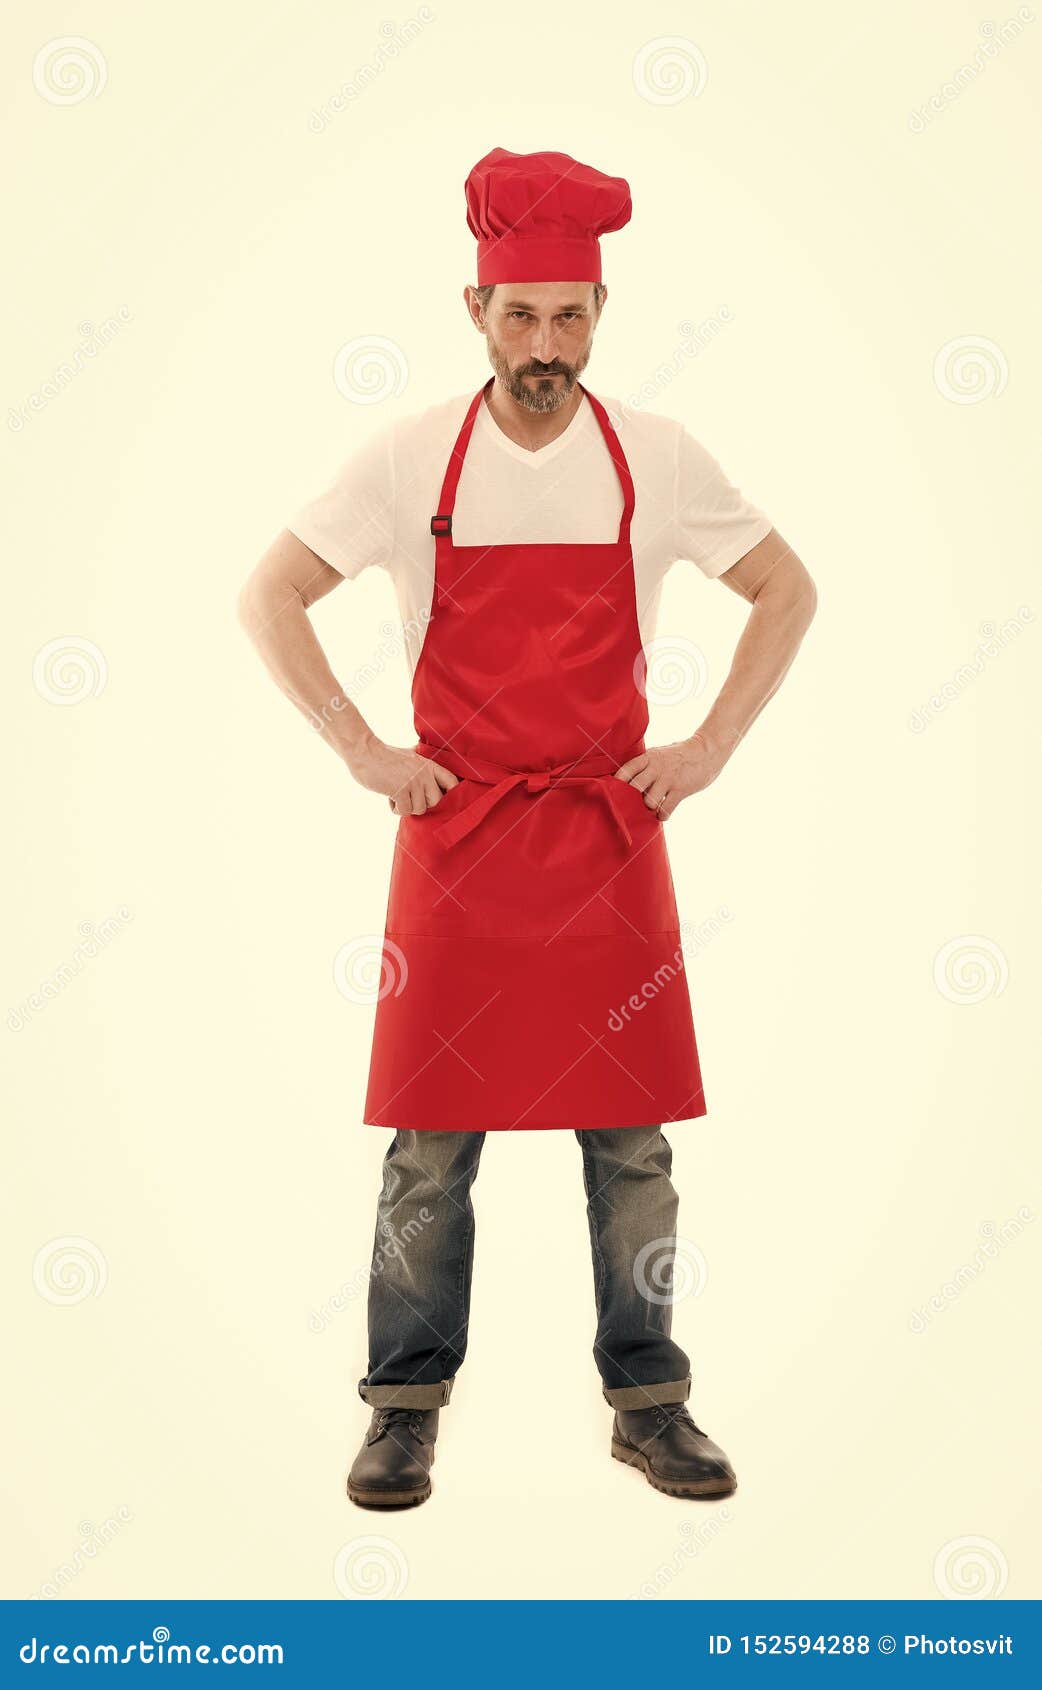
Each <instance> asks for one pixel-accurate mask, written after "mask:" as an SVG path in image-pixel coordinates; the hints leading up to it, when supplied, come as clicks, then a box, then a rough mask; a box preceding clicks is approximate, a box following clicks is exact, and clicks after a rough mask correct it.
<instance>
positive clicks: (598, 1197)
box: [575, 1127, 691, 1409]
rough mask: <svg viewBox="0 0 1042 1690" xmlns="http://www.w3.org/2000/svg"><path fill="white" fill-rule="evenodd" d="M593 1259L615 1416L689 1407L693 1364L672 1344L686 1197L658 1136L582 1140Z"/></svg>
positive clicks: (606, 1132)
mask: <svg viewBox="0 0 1042 1690" xmlns="http://www.w3.org/2000/svg"><path fill="white" fill-rule="evenodd" d="M575 1136H576V1138H577V1139H578V1140H579V1144H580V1147H581V1149H582V1158H583V1178H584V1181H585V1185H586V1197H587V1216H588V1219H589V1223H590V1245H591V1249H592V1252H593V1275H594V1296H595V1300H596V1305H597V1337H596V1341H595V1343H594V1352H593V1353H594V1359H595V1361H596V1363H597V1367H598V1370H599V1372H600V1375H601V1380H602V1382H603V1386H604V1395H605V1397H606V1399H607V1401H608V1402H609V1403H611V1405H612V1406H613V1407H614V1408H623V1409H626V1408H645V1407H647V1406H648V1405H649V1404H650V1403H670V1402H685V1401H686V1400H687V1396H688V1393H689V1391H690V1388H691V1368H690V1363H689V1361H688V1358H687V1356H686V1355H685V1354H684V1352H683V1350H682V1349H681V1348H680V1346H679V1344H675V1343H674V1342H673V1339H672V1338H671V1337H670V1327H671V1316H672V1312H673V1310H672V1291H671V1280H672V1272H673V1263H674V1257H675V1253H676V1228H677V1206H678V1204H677V1194H676V1191H675V1190H674V1187H673V1184H672V1181H671V1180H670V1177H669V1176H670V1171H671V1168H672V1163H673V1155H672V1151H671V1150H670V1147H669V1144H668V1143H667V1142H666V1139H665V1138H664V1137H663V1135H662V1133H661V1131H660V1130H659V1128H658V1127H618V1128H614V1127H613V1128H598V1129H596V1130H594V1131H590V1132H577V1133H576V1135H575Z"/></svg>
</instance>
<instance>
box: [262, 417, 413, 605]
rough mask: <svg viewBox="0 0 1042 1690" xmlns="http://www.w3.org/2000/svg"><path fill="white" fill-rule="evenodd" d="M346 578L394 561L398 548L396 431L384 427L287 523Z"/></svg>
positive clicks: (300, 538) (307, 544) (288, 526)
mask: <svg viewBox="0 0 1042 1690" xmlns="http://www.w3.org/2000/svg"><path fill="white" fill-rule="evenodd" d="M286 526H287V528H288V529H289V531H290V533H291V534H295V535H296V536H297V539H298V540H303V542H304V544H305V546H310V547H311V550H312V551H313V552H316V553H317V554H318V556H319V557H320V558H322V559H323V560H324V561H325V562H326V563H329V564H332V566H333V568H334V569H335V570H337V571H338V572H339V573H340V574H341V575H345V576H347V577H348V578H350V577H352V576H355V575H360V574H361V572H362V570H363V569H368V568H369V567H370V565H372V564H374V563H376V564H382V565H383V566H384V567H385V568H386V567H387V565H388V564H389V563H390V559H391V554H392V552H393V550H394V432H393V429H391V428H388V429H384V430H383V431H382V432H381V433H380V434H377V435H375V436H374V437H373V439H372V440H370V441H367V443H366V444H365V445H364V446H362V447H360V448H359V450H358V451H357V452H352V454H351V456H350V457H349V458H347V459H346V461H345V462H344V463H342V464H341V466H340V468H339V469H338V470H337V473H336V475H335V476H334V477H333V479H332V481H331V482H330V483H329V485H328V487H326V488H325V489H324V490H323V491H322V492H321V493H319V494H318V495H317V497H315V498H313V499H311V500H309V502H308V503H307V504H305V505H302V506H301V507H300V509H299V510H297V511H295V512H294V514H293V515H292V516H291V517H290V519H289V522H288V523H287V524H286Z"/></svg>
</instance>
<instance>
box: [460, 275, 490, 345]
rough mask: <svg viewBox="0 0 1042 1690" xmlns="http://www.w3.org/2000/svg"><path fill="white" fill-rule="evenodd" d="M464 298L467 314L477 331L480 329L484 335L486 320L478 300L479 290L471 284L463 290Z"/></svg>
mask: <svg viewBox="0 0 1042 1690" xmlns="http://www.w3.org/2000/svg"><path fill="white" fill-rule="evenodd" d="M463 298H464V301H465V303H466V307H467V312H468V315H469V317H470V320H471V322H472V323H473V324H474V327H475V328H476V329H479V330H480V332H481V333H482V334H484V332H485V320H484V314H483V312H482V309H481V301H480V299H479V298H478V295H477V289H476V288H474V287H472V286H471V285H470V283H469V282H468V283H467V285H466V287H465V288H464V289H463Z"/></svg>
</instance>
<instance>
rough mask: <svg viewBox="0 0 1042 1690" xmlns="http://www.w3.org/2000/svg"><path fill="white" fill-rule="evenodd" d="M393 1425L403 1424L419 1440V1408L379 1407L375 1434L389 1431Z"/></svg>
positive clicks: (421, 1422)
mask: <svg viewBox="0 0 1042 1690" xmlns="http://www.w3.org/2000/svg"><path fill="white" fill-rule="evenodd" d="M395 1426H404V1427H406V1428H407V1430H408V1431H410V1432H411V1433H412V1435H413V1437H414V1438H415V1439H416V1441H417V1442H418V1443H419V1442H420V1441H421V1438H420V1433H421V1431H422V1429H423V1421H422V1418H421V1410H420V1409H418V1408H381V1409H380V1410H379V1411H378V1419H377V1422H376V1433H377V1436H378V1437H379V1436H381V1435H382V1434H383V1433H385V1432H390V1431H392V1430H393V1428H394V1427H395Z"/></svg>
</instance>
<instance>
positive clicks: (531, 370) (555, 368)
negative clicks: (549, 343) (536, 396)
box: [514, 359, 572, 376]
mask: <svg viewBox="0 0 1042 1690" xmlns="http://www.w3.org/2000/svg"><path fill="white" fill-rule="evenodd" d="M514 373H515V375H517V376H570V375H571V374H572V371H571V369H570V368H569V366H568V365H567V364H562V363H560V362H558V361H557V360H556V359H555V361H554V362H553V363H552V364H535V363H530V364H522V366H521V368H520V369H519V370H516V371H515V372H514Z"/></svg>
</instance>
